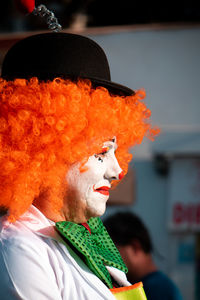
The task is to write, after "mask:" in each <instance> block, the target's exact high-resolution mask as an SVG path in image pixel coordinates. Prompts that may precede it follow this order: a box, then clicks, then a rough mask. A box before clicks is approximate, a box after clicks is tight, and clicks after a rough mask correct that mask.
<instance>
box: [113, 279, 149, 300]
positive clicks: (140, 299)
mask: <svg viewBox="0 0 200 300" xmlns="http://www.w3.org/2000/svg"><path fill="white" fill-rule="evenodd" d="M110 291H111V293H112V294H113V295H114V296H115V298H116V299H117V300H147V297H146V295H145V292H144V289H143V284H142V282H138V283H136V284H134V285H130V286H125V287H120V288H114V289H110Z"/></svg>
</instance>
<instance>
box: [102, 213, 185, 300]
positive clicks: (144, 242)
mask: <svg viewBox="0 0 200 300" xmlns="http://www.w3.org/2000/svg"><path fill="white" fill-rule="evenodd" d="M104 225H105V227H106V229H107V230H108V233H109V234H110V236H111V238H112V239H113V241H114V243H115V244H116V246H117V248H118V250H119V252H120V254H121V256H122V258H123V260H124V262H125V264H126V265H127V267H128V274H127V278H128V280H129V281H130V282H131V283H132V284H134V283H136V282H139V281H142V283H143V286H144V290H145V293H146V295H147V299H148V300H160V299H162V300H182V296H181V294H180V291H179V289H178V288H177V286H176V285H175V284H174V282H173V281H172V280H171V279H170V278H168V277H167V276H166V275H165V274H164V273H163V272H161V271H160V270H158V268H157V266H156V264H155V262H154V260H153V257H152V252H153V244H152V241H151V237H150V234H149V232H148V229H147V228H146V226H145V225H144V223H143V222H142V220H141V219H140V218H139V217H138V216H137V215H135V214H133V213H130V212H119V213H116V214H114V215H112V216H110V217H108V218H107V219H106V220H105V222H104Z"/></svg>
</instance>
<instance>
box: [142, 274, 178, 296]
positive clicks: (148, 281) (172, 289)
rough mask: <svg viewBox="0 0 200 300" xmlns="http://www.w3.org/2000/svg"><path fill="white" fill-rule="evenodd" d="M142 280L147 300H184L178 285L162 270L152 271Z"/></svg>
mask: <svg viewBox="0 0 200 300" xmlns="http://www.w3.org/2000/svg"><path fill="white" fill-rule="evenodd" d="M141 281H142V282H143V286H144V290H145V293H146V296H147V300H183V298H182V296H181V293H180V291H179V289H178V288H177V286H176V285H175V284H174V283H173V281H172V280H171V279H170V278H169V277H167V276H166V275H165V274H164V273H162V272H161V271H155V272H152V273H150V274H148V275H146V276H145V277H143V278H141Z"/></svg>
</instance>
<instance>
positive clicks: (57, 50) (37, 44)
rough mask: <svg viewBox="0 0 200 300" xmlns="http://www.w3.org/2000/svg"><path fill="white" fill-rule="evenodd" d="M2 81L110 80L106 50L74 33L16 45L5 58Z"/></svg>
mask: <svg viewBox="0 0 200 300" xmlns="http://www.w3.org/2000/svg"><path fill="white" fill-rule="evenodd" d="M2 77H4V78H6V79H9V80H12V79H14V78H30V77H38V79H40V80H52V79H53V78H55V77H63V78H72V79H77V78H88V79H91V80H92V79H93V78H94V79H95V78H98V79H103V80H110V69H109V65H108V61H107V58H106V55H105V53H104V51H103V49H102V48H101V47H100V46H99V45H98V44H97V43H95V42H94V41H93V40H91V39H89V38H87V37H84V36H80V35H76V34H70V33H46V34H38V35H33V36H30V37H28V38H25V39H23V40H21V41H19V42H18V43H16V44H15V45H14V46H13V47H12V48H11V49H10V50H9V51H8V53H7V55H6V57H5V60H4V62H3V66H2Z"/></svg>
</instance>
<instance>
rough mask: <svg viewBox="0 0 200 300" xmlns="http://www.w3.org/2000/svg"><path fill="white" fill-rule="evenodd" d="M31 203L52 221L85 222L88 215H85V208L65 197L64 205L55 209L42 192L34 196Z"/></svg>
mask: <svg viewBox="0 0 200 300" xmlns="http://www.w3.org/2000/svg"><path fill="white" fill-rule="evenodd" d="M33 205H34V206H35V207H37V208H38V209H39V210H40V211H41V212H42V213H43V214H44V215H45V217H46V218H47V219H49V220H52V221H54V222H60V221H70V222H74V223H86V222H87V221H88V219H89V218H90V216H87V215H86V213H83V212H86V210H85V209H84V208H83V207H82V206H81V204H79V203H76V201H70V198H69V199H67V200H66V199H65V205H63V207H62V208H61V209H60V210H56V209H55V208H54V207H53V205H52V204H51V201H49V198H48V196H47V195H45V194H43V195H40V196H39V197H38V198H36V199H35V200H34V202H33Z"/></svg>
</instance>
